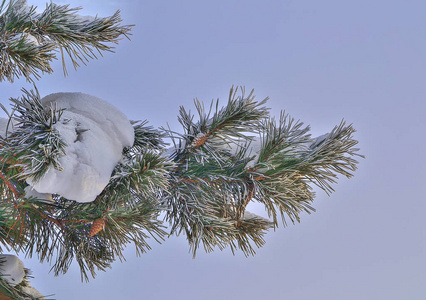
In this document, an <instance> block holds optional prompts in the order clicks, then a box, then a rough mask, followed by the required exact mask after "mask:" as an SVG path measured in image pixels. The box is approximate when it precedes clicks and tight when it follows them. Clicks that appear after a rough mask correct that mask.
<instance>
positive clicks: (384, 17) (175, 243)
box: [0, 0, 426, 300]
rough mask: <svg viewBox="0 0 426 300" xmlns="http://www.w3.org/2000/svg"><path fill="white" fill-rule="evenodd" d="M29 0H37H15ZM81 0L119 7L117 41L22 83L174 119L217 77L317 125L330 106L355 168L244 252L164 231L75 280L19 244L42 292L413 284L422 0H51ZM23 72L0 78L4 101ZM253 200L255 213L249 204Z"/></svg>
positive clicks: (193, 295) (422, 145) (116, 293)
mask: <svg viewBox="0 0 426 300" xmlns="http://www.w3.org/2000/svg"><path fill="white" fill-rule="evenodd" d="M28 2H29V4H34V5H38V6H39V7H43V6H44V3H45V2H44V1H40V0H28ZM56 3H58V4H65V3H70V4H71V5H72V6H83V7H84V10H83V12H82V14H83V15H95V14H99V16H107V15H111V14H112V13H114V12H115V11H116V10H117V9H121V10H122V16H123V18H124V23H126V24H135V27H134V29H133V31H132V33H133V35H132V37H131V41H128V40H123V41H122V42H121V43H120V45H119V46H118V47H117V48H116V53H115V54H106V55H105V56H104V57H103V58H101V59H99V60H98V61H92V62H90V63H89V64H88V66H86V67H82V68H80V69H79V70H78V71H77V72H74V71H73V70H70V74H69V76H68V77H67V78H64V76H63V74H62V70H61V65H60V62H58V63H56V64H55V71H56V72H55V73H54V74H53V75H46V76H43V77H42V79H41V80H40V81H39V82H38V83H37V86H38V88H39V91H40V93H41V94H42V95H47V94H50V93H53V92H66V91H81V92H85V93H88V94H92V95H95V96H98V97H100V98H103V99H105V100H107V101H109V102H111V103H113V104H114V105H116V106H117V107H119V108H120V109H121V110H122V111H123V112H124V113H126V115H127V116H128V117H129V118H130V119H136V120H139V119H148V120H149V121H150V124H151V125H153V126H156V127H159V126H163V125H166V123H167V122H168V123H169V124H170V126H171V127H172V128H174V129H176V130H179V126H178V122H177V117H176V116H177V113H178V109H179V106H180V105H184V106H185V107H192V103H193V102H192V99H193V98H195V97H198V98H199V99H200V100H204V101H210V100H212V99H216V98H220V99H221V100H222V101H223V102H222V103H225V102H226V100H227V95H228V92H229V88H230V87H231V86H232V85H243V86H245V87H246V89H248V90H250V89H252V88H254V89H255V90H256V95H257V98H258V99H259V100H261V99H263V98H265V97H266V96H270V98H271V99H270V101H269V102H268V105H269V107H271V108H272V113H273V114H274V115H278V114H279V112H280V110H281V109H285V110H286V111H287V112H288V113H289V114H290V115H292V116H293V117H295V118H296V119H300V120H302V121H303V122H305V124H310V125H311V127H312V134H313V135H314V136H315V135H320V134H322V133H325V132H328V131H330V130H331V129H332V128H333V127H334V126H335V125H337V124H338V123H339V122H340V120H341V119H342V118H345V120H347V121H348V122H349V123H353V124H354V127H355V128H356V129H357V133H356V135H355V137H356V139H358V140H359V146H360V148H361V153H362V154H364V155H366V159H365V160H361V162H360V164H359V170H358V171H357V172H356V174H355V177H354V178H352V179H351V180H347V179H346V178H342V179H341V180H340V181H339V183H338V185H337V186H335V189H336V192H335V193H334V194H332V195H331V197H328V196H327V195H326V194H325V193H322V192H319V193H318V194H317V198H316V200H315V201H314V207H315V208H316V209H317V212H316V213H314V214H312V215H306V214H305V215H303V216H302V221H301V223H300V224H296V225H294V226H293V225H290V226H289V227H287V228H282V227H281V228H279V229H278V230H276V231H275V232H273V231H271V232H270V233H269V234H268V235H267V236H266V245H265V246H264V247H263V248H262V249H259V250H258V251H257V255H256V256H254V257H249V258H245V257H244V255H243V254H242V253H238V254H237V255H236V256H233V255H232V254H231V252H230V251H229V250H225V251H223V252H221V251H219V250H217V251H215V252H214V253H210V254H204V253H201V252H200V254H199V255H198V257H197V258H196V259H195V260H194V259H192V255H191V254H189V253H188V246H187V244H186V241H185V238H184V237H183V236H181V237H172V238H170V239H168V240H167V241H166V242H164V243H163V244H162V245H156V244H155V243H154V242H153V243H152V246H153V249H152V251H150V252H149V253H147V254H144V255H143V256H142V257H139V258H138V257H136V255H135V251H134V248H133V247H128V249H127V250H126V257H127V261H126V262H123V263H120V262H116V263H114V264H113V266H112V269H110V270H108V271H107V272H106V273H103V272H102V273H99V274H98V276H97V277H96V279H94V280H91V281H90V282H89V283H81V282H80V274H79V270H78V269H77V267H76V266H74V268H72V269H71V270H70V271H69V272H68V273H67V274H66V275H65V276H60V277H54V276H53V274H49V273H48V272H49V269H50V266H49V265H48V264H44V265H41V264H40V263H39V262H38V261H37V260H36V259H31V260H30V259H26V260H25V264H26V266H27V267H29V268H31V269H32V270H33V273H34V276H35V278H34V279H33V280H32V283H33V285H34V286H35V287H36V288H38V289H39V290H40V291H41V292H42V293H44V294H49V293H54V294H56V295H55V297H56V298H57V299H64V300H68V299H148V300H151V299H154V300H156V299H189V300H192V299H194V300H195V299H197V300H198V299H208V300H210V299H211V300H213V299H246V300H251V299H260V298H263V299H292V300H306V299H314V300H316V299H319V300H323V299H324V300H334V299H345V300H359V299H363V300H377V299H386V300H392V299H395V300H400V299H410V300H411V299H412V300H417V299H418V300H423V299H426V221H425V216H424V214H425V208H426V204H425V203H426V201H425V195H426V183H425V182H426V158H425V153H426V141H425V129H426V121H425V115H426V112H425V111H426V102H425V96H426V84H425V78H426V76H425V75H426V40H425V30H426V18H425V16H424V13H425V10H426V4H425V3H424V1H421V0H419V1H410V0H407V1H392V0H376V1H371V0H368V1H367V0H358V1H340V0H323V1H313V0H310V1H291V0H281V1H250V0H244V1H242V0H241V1H237V0H226V1H222V0H216V1H199V0H198V1H195V0H194V1H159V0H157V1H137V0H127V1H106V0H103V1H101V0H72V1H57V2H56ZM21 87H26V88H30V87H31V86H30V85H29V84H28V83H26V82H25V81H23V80H18V81H16V82H15V83H14V84H13V85H12V84H9V83H7V82H2V83H1V89H0V101H1V103H2V104H4V105H6V106H8V98H9V97H17V96H19V95H20V94H21V93H20V91H19V90H20V88H21ZM254 209H255V212H256V213H258V214H263V211H262V210H261V209H260V208H259V207H255V208H254Z"/></svg>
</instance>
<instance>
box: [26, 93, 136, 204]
mask: <svg viewBox="0 0 426 300" xmlns="http://www.w3.org/2000/svg"><path fill="white" fill-rule="evenodd" d="M41 102H42V104H43V105H44V106H50V105H52V106H57V107H58V108H65V109H66V110H65V111H64V113H63V115H62V117H61V119H60V121H59V122H58V123H56V124H55V125H54V128H55V129H57V130H58V131H59V133H60V135H61V137H62V139H63V140H64V142H65V143H66V144H67V146H66V148H65V151H66V155H65V156H62V157H61V158H60V159H59V162H60V164H61V166H62V168H63V170H61V171H60V170H57V169H55V168H54V167H53V166H51V167H50V168H49V169H48V171H47V172H46V174H45V175H44V176H43V177H42V178H41V180H39V181H38V182H36V183H35V182H33V181H32V180H31V179H28V180H27V183H28V184H30V185H31V186H32V187H33V188H34V189H35V190H36V191H37V192H39V193H42V194H43V193H48V194H59V195H61V196H63V197H65V198H67V199H69V200H75V201H77V202H91V201H93V200H95V198H96V196H97V195H99V194H100V193H101V192H102V190H103V189H104V188H105V186H106V185H107V184H108V182H109V179H110V176H111V173H112V171H113V169H114V167H115V166H116V165H117V163H118V162H119V161H120V159H121V157H122V151H123V148H124V147H127V146H132V145H133V142H134V131H133V127H132V125H131V124H130V121H129V120H128V119H127V117H126V116H125V115H124V114H123V113H122V112H120V111H119V110H118V109H117V108H115V107H114V106H113V105H111V104H109V103H108V102H106V101H104V100H101V99H99V98H97V97H94V96H90V95H87V94H83V93H56V94H51V95H48V96H46V97H44V98H43V99H42V100H41Z"/></svg>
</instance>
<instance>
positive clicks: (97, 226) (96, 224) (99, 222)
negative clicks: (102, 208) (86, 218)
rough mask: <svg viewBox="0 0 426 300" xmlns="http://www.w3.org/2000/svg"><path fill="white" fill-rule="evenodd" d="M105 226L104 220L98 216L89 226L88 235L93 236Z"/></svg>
mask: <svg viewBox="0 0 426 300" xmlns="http://www.w3.org/2000/svg"><path fill="white" fill-rule="evenodd" d="M104 227H105V220H104V219H103V218H98V219H96V220H94V221H93V223H92V227H90V232H89V237H92V236H94V235H95V234H97V233H98V232H99V231H102V230H103V229H104Z"/></svg>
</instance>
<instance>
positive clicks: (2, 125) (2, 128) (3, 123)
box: [0, 118, 11, 138]
mask: <svg viewBox="0 0 426 300" xmlns="http://www.w3.org/2000/svg"><path fill="white" fill-rule="evenodd" d="M8 122H9V118H7V119H6V118H0V136H1V137H2V138H5V137H6V129H7V123H8ZM10 127H11V126H10V125H9V131H10V129H11V128H10Z"/></svg>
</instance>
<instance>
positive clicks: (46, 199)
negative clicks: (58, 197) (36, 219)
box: [24, 185, 55, 203]
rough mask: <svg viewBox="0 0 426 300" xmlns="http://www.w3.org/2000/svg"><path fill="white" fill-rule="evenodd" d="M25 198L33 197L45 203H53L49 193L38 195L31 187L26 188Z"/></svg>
mask: <svg viewBox="0 0 426 300" xmlns="http://www.w3.org/2000/svg"><path fill="white" fill-rule="evenodd" d="M24 191H25V198H30V197H34V198H37V200H40V201H42V202H45V203H54V202H55V201H53V197H52V194H49V193H39V192H37V191H36V190H35V189H34V188H33V187H32V186H30V185H29V186H27V187H26V188H25V190H24Z"/></svg>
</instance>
